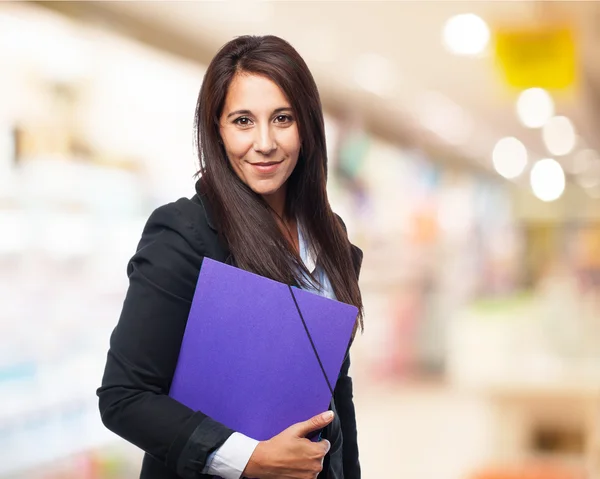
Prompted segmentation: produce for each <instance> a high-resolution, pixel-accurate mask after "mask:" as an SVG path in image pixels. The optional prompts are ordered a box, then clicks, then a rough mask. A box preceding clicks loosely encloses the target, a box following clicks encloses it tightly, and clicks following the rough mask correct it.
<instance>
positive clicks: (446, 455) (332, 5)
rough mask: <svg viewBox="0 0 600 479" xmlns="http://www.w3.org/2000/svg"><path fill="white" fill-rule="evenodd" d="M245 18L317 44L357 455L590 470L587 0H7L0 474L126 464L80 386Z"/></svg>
mask: <svg viewBox="0 0 600 479" xmlns="http://www.w3.org/2000/svg"><path fill="white" fill-rule="evenodd" d="M248 33H250V34H267V33H270V34H275V35H279V36H281V37H283V38H285V39H287V40H288V41H290V42H291V43H292V44H293V45H294V46H295V47H296V48H297V49H298V51H299V52H300V53H301V55H303V57H304V58H305V59H306V61H307V63H308V65H309V67H310V68H311V70H312V72H313V74H314V76H315V79H316V81H317V83H318V85H319V88H320V91H321V95H322V101H323V105H324V110H325V114H326V126H327V141H328V150H329V164H330V167H329V186H328V187H329V195H330V200H331V203H332V205H333V206H334V209H335V211H336V212H337V213H339V214H340V215H341V216H342V217H343V218H344V220H345V222H346V224H347V225H348V228H349V232H350V236H351V239H352V240H353V241H354V242H355V243H356V244H357V245H358V246H360V247H361V248H362V249H363V250H364V253H365V260H364V264H363V272H362V276H361V288H362V291H363V297H364V302H365V307H366V316H365V332H364V334H363V335H362V336H359V337H358V339H357V340H356V343H355V344H354V346H353V366H352V370H351V373H352V376H353V378H354V387H355V392H354V396H355V402H356V408H357V418H358V430H359V444H360V454H361V462H362V468H363V477H365V478H366V479H371V478H375V477H385V478H390V479H501V478H502V479H534V478H537V479H575V478H577V479H579V478H592V479H596V478H600V154H599V153H598V152H599V151H600V135H599V134H598V131H599V127H600V57H598V53H597V52H598V49H599V48H600V3H598V2H540V1H538V2H522V1H511V2H483V1H472V2H454V1H439V2H429V1H427V2H425V1H421V2H416V1H415V2H359V1H358V2H350V1H331V2H312V1H311V2H309V1H306V2H304V1H296V2H283V1H273V2H253V1H249V0H245V1H220V2H167V1H163V2H160V1H159V2H55V3H54V2H16V3H11V2H1V3H0V72H1V74H0V230H1V231H2V234H1V235H0V297H1V298H2V301H1V304H2V308H1V310H0V401H1V404H2V407H0V478H2V479H58V478H60V479H71V478H72V479H130V478H135V477H138V476H137V474H138V471H139V464H140V458H141V454H140V452H139V451H137V450H136V449H135V448H134V447H132V446H129V445H127V444H126V443H124V441H122V440H120V439H119V438H117V437H116V436H114V435H112V434H111V433H110V432H108V431H107V430H105V429H104V426H103V425H102V423H101V421H100V417H99V413H98V409H97V399H96V396H95V390H96V388H97V387H98V385H99V382H100V378H101V374H102V370H103V366H104V361H105V355H106V350H107V347H108V338H109V334H110V332H111V330H112V328H113V327H114V325H115V324H116V321H117V319H118V315H119V312H120V307H121V304H122V301H123V298H124V292H125V290H126V287H127V276H126V271H125V266H126V262H127V260H128V259H129V257H130V256H131V255H132V253H133V252H134V250H135V247H136V244H137V241H138V239H139V237H140V233H141V230H142V226H143V224H144V222H145V220H146V218H147V217H148V215H149V213H150V212H151V211H152V210H153V209H154V208H155V207H157V206H158V205H161V204H164V203H166V202H170V201H173V200H175V199H177V198H179V197H181V196H188V197H189V196H191V195H193V193H194V191H193V185H194V173H195V171H196V165H197V161H196V158H195V154H194V149H193V143H192V138H193V132H192V120H193V112H194V107H195V103H196V97H197V94H198V91H199V88H200V85H201V82H202V77H203V73H204V70H205V67H206V65H207V64H208V62H209V61H210V59H211V57H212V56H213V55H214V54H215V52H216V51H217V49H218V48H219V47H220V46H221V45H222V44H224V43H225V42H227V41H228V40H229V39H231V38H233V37H234V36H237V35H241V34H248ZM57 385H60V387H57Z"/></svg>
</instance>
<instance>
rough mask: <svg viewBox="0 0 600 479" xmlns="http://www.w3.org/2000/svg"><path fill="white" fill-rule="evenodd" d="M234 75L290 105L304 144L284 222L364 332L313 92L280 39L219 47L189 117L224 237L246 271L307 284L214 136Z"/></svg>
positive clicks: (248, 39) (269, 216)
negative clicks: (264, 81)
mask: <svg viewBox="0 0 600 479" xmlns="http://www.w3.org/2000/svg"><path fill="white" fill-rule="evenodd" d="M237 73H250V74H255V75H262V76H264V77H266V78H269V79H270V80H271V81H273V82H274V83H275V84H276V85H278V86H279V88H281V90H282V91H283V93H284V94H285V96H286V97H287V99H288V101H289V102H290V103H291V105H292V109H293V111H294V113H295V116H296V118H297V122H298V129H299V134H300V138H301V142H302V146H301V149H300V155H299V157H298V163H297V165H296V168H295V169H294V171H293V172H292V174H291V176H290V177H289V179H288V182H287V194H286V203H285V210H284V215H285V216H286V217H288V218H293V217H296V218H297V219H298V220H299V222H300V223H301V224H302V227H303V233H304V234H305V235H306V237H307V238H308V241H309V243H310V245H311V247H312V248H314V251H315V252H317V253H318V260H317V261H318V264H319V265H320V266H321V267H322V268H323V269H324V271H325V273H326V274H327V277H328V278H329V281H330V282H331V285H332V287H333V290H334V293H335V295H336V297H337V299H338V300H339V301H342V302H345V303H348V304H353V305H355V306H357V307H358V308H359V315H358V321H357V324H356V325H355V332H356V329H357V327H358V325H360V327H361V329H362V327H363V319H362V317H363V307H362V298H361V294H360V290H359V288H358V278H357V274H356V272H355V269H354V265H353V260H352V253H351V245H350V242H349V240H348V237H347V235H346V233H345V231H344V227H343V226H342V224H341V222H340V220H339V218H337V217H336V215H335V214H334V213H333V212H332V210H331V207H330V205H329V200H328V198H327V191H326V183H327V150H326V145H325V129H324V123H323V111H322V107H321V100H320V97H319V92H318V89H317V85H316V83H315V81H314V79H313V77H312V75H311V73H310V71H309V69H308V67H307V66H306V63H305V62H304V60H303V59H302V57H301V56H300V55H299V54H298V52H296V50H295V49H294V48H293V47H292V46H291V45H290V44H289V43H288V42H286V41H285V40H282V39H281V38H278V37H275V36H272V35H268V36H242V37H238V38H236V39H234V40H232V41H230V42H229V43H227V44H226V45H224V46H223V47H222V48H221V50H220V51H219V52H218V53H217V55H216V56H215V57H214V58H213V60H212V61H211V63H210V65H209V66H208V69H207V70H206V74H205V76H204V81H203V83H202V88H201V89H200V94H199V96H198V103H197V105H196V114H195V130H196V137H195V140H196V147H197V150H198V157H199V159H200V171H199V174H200V175H201V176H202V179H201V183H202V185H203V192H204V193H205V194H206V195H207V196H208V199H209V201H210V204H211V207H212V208H213V209H214V211H215V213H216V215H215V218H216V222H217V225H218V229H219V232H220V233H221V234H222V238H223V239H224V241H225V242H226V244H227V246H228V248H229V250H230V251H231V253H232V255H233V257H234V258H235V262H236V264H237V265H238V266H239V267H240V268H243V269H245V270H248V271H252V272H254V273H256V274H259V275H261V276H266V277H268V278H271V279H274V280H276V281H281V282H283V283H287V284H299V285H306V284H307V281H308V280H307V277H308V276H309V273H308V271H307V270H306V267H305V266H304V264H303V262H302V260H301V259H300V257H299V255H298V253H297V252H296V251H295V249H294V248H293V246H292V245H291V244H290V242H289V241H288V240H287V239H286V237H285V236H284V234H283V233H282V232H281V229H280V228H279V226H278V224H277V221H276V219H275V216H274V215H273V211H272V210H271V209H270V207H269V206H268V205H267V203H266V202H265V201H264V199H263V198H262V197H261V196H260V195H258V194H256V193H254V192H253V191H252V190H251V189H250V188H249V187H248V186H247V185H246V184H245V183H243V182H242V181H241V180H240V178H239V177H238V176H237V175H236V173H235V172H234V171H233V170H232V168H231V166H230V163H229V160H228V159H227V155H226V153H225V150H224V147H223V145H222V142H221V136H220V133H219V119H220V117H221V114H222V110H223V106H224V103H225V97H226V95H227V90H228V88H229V85H230V83H231V80H232V79H233V77H234V76H235V75H236V74H237Z"/></svg>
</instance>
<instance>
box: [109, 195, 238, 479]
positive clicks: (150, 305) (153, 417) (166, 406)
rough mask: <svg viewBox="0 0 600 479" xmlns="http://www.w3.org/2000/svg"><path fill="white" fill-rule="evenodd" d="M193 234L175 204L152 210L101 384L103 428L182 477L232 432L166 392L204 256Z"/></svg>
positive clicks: (202, 462)
mask: <svg viewBox="0 0 600 479" xmlns="http://www.w3.org/2000/svg"><path fill="white" fill-rule="evenodd" d="M192 233H193V232H192V230H191V227H190V225H188V224H186V222H185V220H184V219H183V218H182V216H181V214H180V212H179V210H178V207H177V206H176V204H169V205H166V206H163V207H161V208H158V209H157V210H156V211H155V212H154V213H153V214H152V215H151V217H150V219H149V220H148V222H147V224H146V227H145V228H144V232H143V234H142V238H141V241H140V243H139V245H138V249H137V252H136V254H135V255H134V256H133V258H132V259H131V261H130V263H129V265H128V268H127V273H128V276H129V289H128V291H127V295H126V298H125V302H124V304H123V309H122V312H121V316H120V318H119V322H118V324H117V326H116V328H115V329H114V331H113V333H112V336H111V338H110V349H109V351H108V358H107V362H106V368H105V372H104V377H103V379H102V385H101V387H100V388H99V389H98V396H99V406H100V412H101V415H102V421H103V422H104V424H105V425H106V427H107V428H108V429H110V430H111V431H113V432H115V433H116V434H118V435H119V436H121V437H123V438H124V439H126V440H128V441H129V442H131V443H133V444H135V445H136V446H138V447H140V448H141V449H143V450H144V451H145V452H147V453H148V454H150V455H151V456H153V457H154V458H156V459H158V460H160V461H161V462H163V463H165V464H166V465H167V466H168V467H170V468H171V469H172V470H173V471H175V472H176V473H177V474H178V475H179V476H181V477H183V478H196V477H198V473H199V472H200V471H202V469H203V468H204V466H205V464H206V460H207V458H208V456H209V455H210V454H211V453H212V452H214V451H215V450H216V449H218V448H219V447H220V446H221V445H222V444H223V443H224V442H225V441H226V440H227V439H228V438H229V437H230V436H231V434H232V433H233V431H232V430H230V429H228V428H227V427H225V426H224V425H223V424H220V423H218V422H216V421H213V420H212V419H211V418H209V417H207V416H206V415H205V414H203V413H201V412H194V411H192V410H191V409H190V408H188V407H186V406H184V405H183V404H181V403H179V402H177V401H175V400H174V399H172V398H170V397H169V396H168V392H169V388H170V384H171V380H172V378H173V373H174V371H175V366H176V364H177V358H178V355H179V349H180V346H181V341H182V338H183V333H184V331H185V325H186V322H187V317H188V314H189V310H190V306H191V300H192V297H193V294H194V290H195V286H196V282H197V278H198V273H199V268H200V264H201V262H202V255H203V252H202V245H201V242H200V240H199V238H197V237H195V236H194V235H193V234H192Z"/></svg>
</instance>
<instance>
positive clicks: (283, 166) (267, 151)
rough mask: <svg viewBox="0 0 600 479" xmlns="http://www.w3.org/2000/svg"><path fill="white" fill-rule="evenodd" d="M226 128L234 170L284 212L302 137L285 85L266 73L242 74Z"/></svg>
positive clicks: (228, 104) (230, 97)
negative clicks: (289, 183)
mask: <svg viewBox="0 0 600 479" xmlns="http://www.w3.org/2000/svg"><path fill="white" fill-rule="evenodd" d="M220 132H221V138H222V140H223V145H224V147H225V153H226V154H227V157H228V158H229V161H230V163H231V166H232V168H233V170H234V171H235V172H236V173H237V175H238V176H239V177H240V179H241V180H242V181H243V182H244V183H246V184H247V185H248V186H249V187H250V188H251V189H252V190H253V191H254V192H256V193H258V194H260V195H262V196H263V198H264V199H265V200H266V201H267V203H268V204H269V205H270V206H271V207H272V208H273V209H274V210H275V211H276V212H277V213H278V214H279V216H283V214H284V211H283V210H284V206H285V196H286V195H285V183H286V182H287V180H288V178H289V177H290V175H291V174H292V172H293V171H294V168H295V167H296V163H297V162H298V155H299V153H300V136H299V133H298V125H297V123H296V121H295V119H294V116H293V110H292V107H291V105H290V104H289V102H288V101H287V99H286V98H285V96H284V95H283V92H282V91H281V89H280V88H279V87H278V86H277V85H276V84H275V83H273V82H272V81H271V80H269V79H268V78H266V77H263V76H259V75H251V74H246V73H241V74H238V75H236V76H235V77H234V78H233V80H232V82H231V84H230V85H229V91H228V92H227V97H226V98H225V106H224V108H223V112H222V114H221V122H220Z"/></svg>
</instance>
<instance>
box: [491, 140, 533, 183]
mask: <svg viewBox="0 0 600 479" xmlns="http://www.w3.org/2000/svg"><path fill="white" fill-rule="evenodd" d="M492 162H493V164H494V168H495V169H496V171H497V172H498V173H499V174H500V175H501V176H503V177H504V178H508V179H511V178H516V177H517V176H519V175H520V174H521V173H523V170H524V169H525V167H526V166H527V149H526V148H525V145H523V143H521V142H520V141H519V140H517V139H516V138H514V137H512V136H509V137H507V138H502V139H501V140H499V141H498V143H496V146H495V147H494V151H493V153H492Z"/></svg>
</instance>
